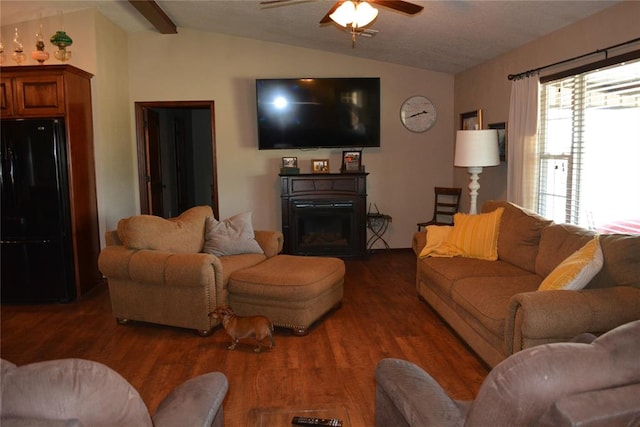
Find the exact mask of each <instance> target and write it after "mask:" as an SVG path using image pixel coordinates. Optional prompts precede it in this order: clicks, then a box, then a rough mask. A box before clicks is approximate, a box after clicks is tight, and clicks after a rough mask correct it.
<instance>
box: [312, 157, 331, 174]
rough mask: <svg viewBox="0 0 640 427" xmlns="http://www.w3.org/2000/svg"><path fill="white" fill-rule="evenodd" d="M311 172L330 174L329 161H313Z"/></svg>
mask: <svg viewBox="0 0 640 427" xmlns="http://www.w3.org/2000/svg"><path fill="white" fill-rule="evenodd" d="M311 172H313V173H329V159H313V160H311Z"/></svg>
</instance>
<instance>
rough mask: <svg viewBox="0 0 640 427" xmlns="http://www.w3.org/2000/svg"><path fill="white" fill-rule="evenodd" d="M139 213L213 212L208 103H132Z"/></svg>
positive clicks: (211, 112)
mask: <svg viewBox="0 0 640 427" xmlns="http://www.w3.org/2000/svg"><path fill="white" fill-rule="evenodd" d="M135 110H136V131H137V147H138V182H139V187H140V211H141V213H143V214H149V215H157V216H161V217H163V218H171V217H175V216H178V215H180V214H181V213H182V212H184V211H185V210H187V209H189V208H191V207H193V206H199V205H210V206H211V208H212V209H213V213H214V215H215V217H216V218H219V214H218V212H219V211H218V185H217V167H216V147H215V121H214V117H215V110H214V102H213V101H164V102H136V103H135Z"/></svg>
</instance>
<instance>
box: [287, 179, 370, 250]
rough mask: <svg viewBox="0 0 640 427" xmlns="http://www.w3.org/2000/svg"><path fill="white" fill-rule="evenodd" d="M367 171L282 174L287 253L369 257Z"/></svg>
mask: <svg viewBox="0 0 640 427" xmlns="http://www.w3.org/2000/svg"><path fill="white" fill-rule="evenodd" d="M365 177H366V174H322V175H319V174H310V175H306V174H303V175H281V183H282V231H283V234H284V245H285V249H284V250H285V252H286V253H288V254H295V255H318V256H337V257H346V258H349V257H361V256H366V212H365V205H366V182H365Z"/></svg>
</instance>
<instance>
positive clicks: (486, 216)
mask: <svg viewBox="0 0 640 427" xmlns="http://www.w3.org/2000/svg"><path fill="white" fill-rule="evenodd" d="M503 212H504V208H503V207H500V208H498V209H496V210H495V211H493V212H488V213H483V214H479V215H468V214H463V213H457V214H455V215H454V216H453V229H452V230H451V233H449V237H448V238H447V240H446V241H445V242H444V243H443V244H442V245H441V246H440V247H439V248H437V249H436V250H434V251H433V252H432V255H431V256H441V257H454V256H462V257H466V258H478V259H483V260H487V261H495V260H497V259H498V231H499V229H500V219H501V218H502V213H503Z"/></svg>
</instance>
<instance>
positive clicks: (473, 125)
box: [460, 110, 482, 130]
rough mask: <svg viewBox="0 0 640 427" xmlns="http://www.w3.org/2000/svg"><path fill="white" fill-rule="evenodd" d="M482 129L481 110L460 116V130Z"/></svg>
mask: <svg viewBox="0 0 640 427" xmlns="http://www.w3.org/2000/svg"><path fill="white" fill-rule="evenodd" d="M479 129H482V110H476V111H469V112H468V113H462V114H460V130H479Z"/></svg>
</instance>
